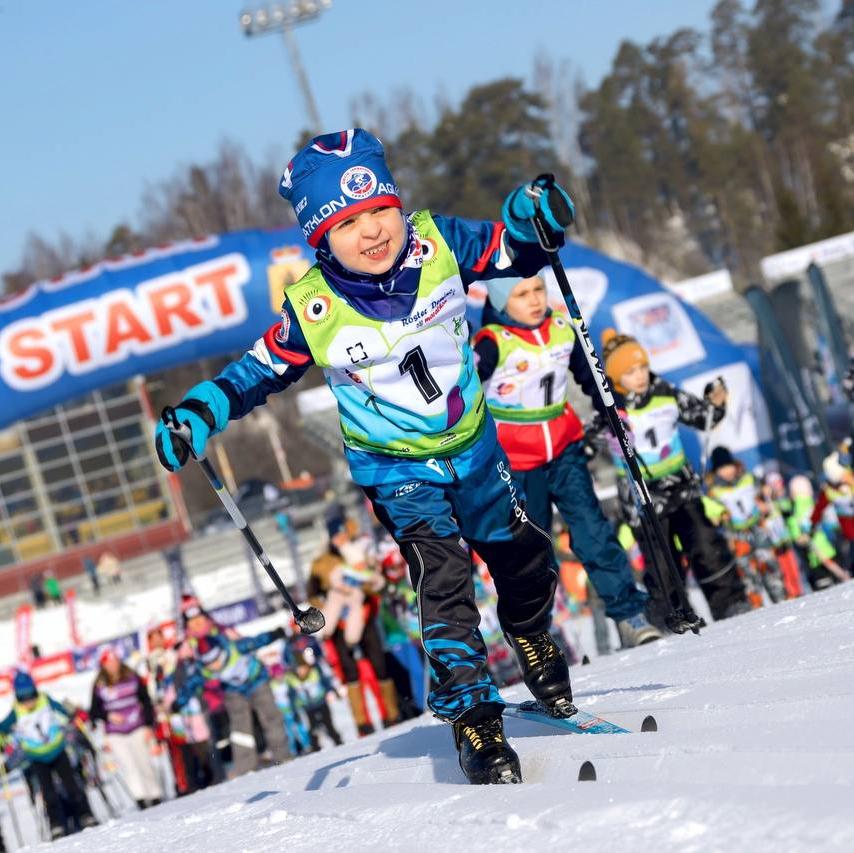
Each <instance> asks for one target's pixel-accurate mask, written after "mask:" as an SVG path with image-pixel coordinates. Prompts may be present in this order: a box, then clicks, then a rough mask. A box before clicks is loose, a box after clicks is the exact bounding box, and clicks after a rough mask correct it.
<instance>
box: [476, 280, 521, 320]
mask: <svg viewBox="0 0 854 853" xmlns="http://www.w3.org/2000/svg"><path fill="white" fill-rule="evenodd" d="M520 281H522V278H521V277H520V276H513V278H491V279H489V281H487V282H485V284H486V292H487V293H488V294H489V301H490V302H491V303H492V307H493V308H495V310H496V311H503V310H504V309H505V308H506V307H507V300H508V299H510V294H511V293H512V292H513V288H514V287H516V285H517V284H519V282H520Z"/></svg>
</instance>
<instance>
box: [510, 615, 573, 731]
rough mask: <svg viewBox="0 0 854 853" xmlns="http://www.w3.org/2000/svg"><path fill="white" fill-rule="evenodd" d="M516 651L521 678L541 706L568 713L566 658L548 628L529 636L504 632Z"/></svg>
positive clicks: (570, 706)
mask: <svg viewBox="0 0 854 853" xmlns="http://www.w3.org/2000/svg"><path fill="white" fill-rule="evenodd" d="M505 637H506V639H507V642H508V643H510V646H511V648H512V649H513V651H514V652H515V653H516V660H517V661H518V662H519V667H520V668H521V670H522V678H523V679H524V680H525V685H526V686H527V688H528V690H530V691H531V693H533V694H534V698H535V699H536V700H537V703H538V704H539V705H540V706H541V707H542V709H543V710H544V711H545V712H546V713H547V714H550V715H551V716H553V717H571V716H572V715H573V714H575V713H576V712H577V711H578V708H576V707H575V705H573V704H572V687H571V686H570V683H569V667H568V666H567V663H566V658H565V657H564V656H563V653H562V652H561V650H560V649H559V648H558V646H557V644H556V643H555V641H554V640H553V639H552V635H551V634H550V633H549V632H548V631H543V632H542V633H541V634H533V635H531V636H528V637H521V636H511V635H510V634H506V635H505Z"/></svg>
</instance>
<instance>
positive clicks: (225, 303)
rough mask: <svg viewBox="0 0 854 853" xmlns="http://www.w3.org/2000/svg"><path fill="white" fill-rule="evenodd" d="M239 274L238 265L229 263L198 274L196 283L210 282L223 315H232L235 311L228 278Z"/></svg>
mask: <svg viewBox="0 0 854 853" xmlns="http://www.w3.org/2000/svg"><path fill="white" fill-rule="evenodd" d="M236 274H237V267H236V266H235V265H234V264H229V265H228V266H227V267H220V268H219V269H216V270H212V271H211V272H206V273H204V274H203V275H199V276H196V284H209V285H210V286H211V288H212V290H213V292H214V297H215V298H216V301H217V305H218V306H219V310H220V313H221V314H222V316H223V317H230V316H231V315H232V314H234V313H235V311H234V302H232V300H231V292H230V290H229V287H228V279H229V278H231V276H233V275H236Z"/></svg>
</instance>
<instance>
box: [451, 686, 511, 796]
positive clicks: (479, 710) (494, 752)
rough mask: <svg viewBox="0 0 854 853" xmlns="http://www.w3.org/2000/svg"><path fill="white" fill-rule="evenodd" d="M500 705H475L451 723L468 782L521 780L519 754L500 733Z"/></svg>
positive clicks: (501, 727)
mask: <svg viewBox="0 0 854 853" xmlns="http://www.w3.org/2000/svg"><path fill="white" fill-rule="evenodd" d="M501 710H502V708H501V705H498V704H494V703H489V702H487V703H483V704H482V705H475V706H474V707H473V708H472V709H471V710H469V711H467V712H466V713H465V714H464V715H463V716H462V717H460V719H458V720H455V721H454V723H453V728H454V743H455V744H456V747H457V752H459V755H460V768H461V769H462V771H463V773H464V774H465V776H466V779H468V780H469V782H470V783H471V784H472V785H506V784H515V783H517V782H521V781H522V770H521V768H520V767H519V756H518V755H516V753H515V751H514V750H513V747H511V746H510V744H509V743H507V739H506V738H505V737H504V724H503V722H502V720H501Z"/></svg>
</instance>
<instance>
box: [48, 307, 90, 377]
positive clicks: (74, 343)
mask: <svg viewBox="0 0 854 853" xmlns="http://www.w3.org/2000/svg"><path fill="white" fill-rule="evenodd" d="M94 319H95V314H94V312H92V311H84V312H83V313H82V314H71V315H70V316H68V317H63V318H61V319H59V320H53V321H52V322H51V324H50V325H51V328H52V329H53V330H54V331H55V332H67V333H68V339H69V340H70V341H71V348H72V349H73V350H74V358H75V359H76V360H77V363H78V364H85V363H86V362H87V361H90V360H91V358H92V353H91V352H90V351H89V342H88V341H87V340H86V335H85V333H84V331H83V327H84V326H85V325H86V324H87V323H91V322H92V321H93V320H94Z"/></svg>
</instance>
